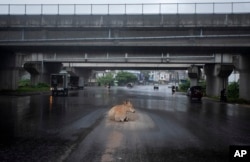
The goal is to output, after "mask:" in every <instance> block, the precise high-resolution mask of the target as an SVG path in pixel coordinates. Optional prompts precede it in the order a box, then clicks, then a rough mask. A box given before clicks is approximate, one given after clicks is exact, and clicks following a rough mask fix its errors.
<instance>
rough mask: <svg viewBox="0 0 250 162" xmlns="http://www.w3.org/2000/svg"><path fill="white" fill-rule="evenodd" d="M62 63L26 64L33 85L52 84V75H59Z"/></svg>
mask: <svg viewBox="0 0 250 162" xmlns="http://www.w3.org/2000/svg"><path fill="white" fill-rule="evenodd" d="M61 67H62V64H61V63H44V62H27V63H25V64H24V68H25V70H26V71H28V72H29V73H30V80H31V85H37V84H38V83H47V84H49V83H50V74H52V73H59V72H60V70H61Z"/></svg>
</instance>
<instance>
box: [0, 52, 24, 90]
mask: <svg viewBox="0 0 250 162" xmlns="http://www.w3.org/2000/svg"><path fill="white" fill-rule="evenodd" d="M1 54H2V55H1V56H2V58H1V60H0V90H3V89H5V90H16V89H17V88H18V81H19V71H20V70H21V69H22V67H21V66H22V61H23V56H22V55H20V54H14V53H8V52H6V53H5V52H1Z"/></svg>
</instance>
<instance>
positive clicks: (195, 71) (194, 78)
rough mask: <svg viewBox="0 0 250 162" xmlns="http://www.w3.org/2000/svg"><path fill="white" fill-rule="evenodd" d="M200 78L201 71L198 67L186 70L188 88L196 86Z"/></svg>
mask: <svg viewBox="0 0 250 162" xmlns="http://www.w3.org/2000/svg"><path fill="white" fill-rule="evenodd" d="M200 76H201V71H200V68H199V67H198V66H191V67H189V68H188V77H189V78H190V86H196V85H197V84H198V81H199V79H200Z"/></svg>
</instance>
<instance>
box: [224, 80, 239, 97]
mask: <svg viewBox="0 0 250 162" xmlns="http://www.w3.org/2000/svg"><path fill="white" fill-rule="evenodd" d="M227 97H228V98H233V99H237V98H239V84H238V83H237V82H233V83H230V84H229V85H228V86H227Z"/></svg>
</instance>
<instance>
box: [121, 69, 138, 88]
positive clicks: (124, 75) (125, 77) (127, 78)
mask: <svg viewBox="0 0 250 162" xmlns="http://www.w3.org/2000/svg"><path fill="white" fill-rule="evenodd" d="M116 80H117V81H118V84H119V85H124V84H126V83H129V82H135V81H137V77H136V76H135V75H134V74H132V73H129V72H124V71H121V72H118V73H117V75H116Z"/></svg>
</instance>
